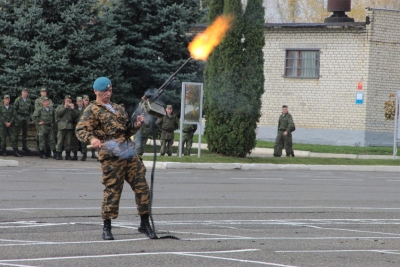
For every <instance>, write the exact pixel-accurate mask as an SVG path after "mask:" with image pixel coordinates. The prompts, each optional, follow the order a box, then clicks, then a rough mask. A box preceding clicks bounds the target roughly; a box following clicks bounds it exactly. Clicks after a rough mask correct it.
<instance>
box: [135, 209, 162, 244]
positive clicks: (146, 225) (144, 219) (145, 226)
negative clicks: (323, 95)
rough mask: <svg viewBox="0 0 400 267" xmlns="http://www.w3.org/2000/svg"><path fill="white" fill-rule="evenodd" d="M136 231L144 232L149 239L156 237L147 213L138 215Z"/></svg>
mask: <svg viewBox="0 0 400 267" xmlns="http://www.w3.org/2000/svg"><path fill="white" fill-rule="evenodd" d="M138 231H139V232H140V233H143V234H145V235H146V236H147V237H148V238H150V239H157V235H156V233H154V231H153V229H152V228H151V226H150V222H149V214H145V215H141V216H140V227H139V228H138Z"/></svg>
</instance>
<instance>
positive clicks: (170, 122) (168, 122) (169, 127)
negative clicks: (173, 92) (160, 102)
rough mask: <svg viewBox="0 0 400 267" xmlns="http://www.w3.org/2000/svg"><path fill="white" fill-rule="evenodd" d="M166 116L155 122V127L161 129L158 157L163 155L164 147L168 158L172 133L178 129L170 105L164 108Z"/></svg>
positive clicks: (175, 117)
mask: <svg viewBox="0 0 400 267" xmlns="http://www.w3.org/2000/svg"><path fill="white" fill-rule="evenodd" d="M165 111H166V113H167V114H166V115H164V116H163V117H162V118H159V119H158V120H157V121H156V125H157V127H159V128H161V130H162V131H161V138H160V141H161V150H160V155H161V156H164V155H165V147H167V154H168V156H172V144H173V143H174V131H175V130H176V129H178V127H179V119H178V117H177V116H176V115H175V113H173V110H172V105H167V106H166V108H165Z"/></svg>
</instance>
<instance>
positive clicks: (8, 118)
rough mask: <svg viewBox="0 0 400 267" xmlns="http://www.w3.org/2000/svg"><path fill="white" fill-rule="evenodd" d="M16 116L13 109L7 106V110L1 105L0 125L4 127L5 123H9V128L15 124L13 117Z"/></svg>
mask: <svg viewBox="0 0 400 267" xmlns="http://www.w3.org/2000/svg"><path fill="white" fill-rule="evenodd" d="M16 116H17V114H16V112H15V108H14V107H13V106H11V105H10V106H8V109H7V108H6V107H5V106H4V104H3V105H1V106H0V124H1V125H2V126H4V124H5V123H6V122H10V123H11V126H13V125H14V124H15V117H16Z"/></svg>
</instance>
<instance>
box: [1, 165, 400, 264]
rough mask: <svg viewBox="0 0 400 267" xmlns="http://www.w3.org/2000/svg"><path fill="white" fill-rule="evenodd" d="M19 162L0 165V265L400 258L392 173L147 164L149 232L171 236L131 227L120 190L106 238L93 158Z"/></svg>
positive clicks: (128, 196) (128, 194)
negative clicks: (150, 168) (152, 167)
mask: <svg viewBox="0 0 400 267" xmlns="http://www.w3.org/2000/svg"><path fill="white" fill-rule="evenodd" d="M18 161H19V163H20V165H19V167H14V168H0V183H1V186H0V266H23V267H27V266H31V267H32V266H43V267H47V266H51V267H54V266H57V267H64V266H85V267H91V266H122V267H123V266H167V267H168V266H171V267H172V266H173V267H180V266H185V267H187V266H210V267H211V266H212V267H220V266H281V267H292V266H316V267H317V266H318V267H321V266H323V267H338V266H352V267H353V266H354V267H358V266H360V267H361V266H362V267H377V266H379V267H389V266H400V257H399V254H400V228H399V225H400V213H399V211H400V208H399V195H400V194H399V193H400V189H399V182H400V172H397V173H387V172H361V171H359V172H348V171H338V170H336V171H325V170H314V171H308V170H268V171H265V170H262V171H260V170H258V171H255V170H246V171H244V170H241V169H235V170H216V169H209V170H198V169H157V170H156V172H155V180H154V181H155V182H154V200H153V209H152V210H153V218H154V223H155V228H156V231H157V234H158V235H159V236H164V235H167V234H169V235H174V236H176V237H178V238H180V239H181V240H172V239H162V240H149V239H148V238H146V237H145V236H144V235H143V234H140V233H138V231H137V227H138V225H139V217H138V215H137V213H136V208H135V204H134V203H135V202H134V194H133V192H132V191H131V189H130V187H129V186H125V188H124V192H123V193H122V199H121V203H120V215H119V217H118V218H117V219H115V220H113V221H112V226H113V229H112V231H113V234H114V237H115V240H114V241H104V240H102V239H101V232H102V222H101V216H100V203H101V197H102V192H103V189H104V188H103V186H102V185H101V183H100V177H101V172H100V170H99V163H98V162H96V160H94V159H89V160H88V161H86V162H76V161H65V160H64V161H55V160H40V159H38V158H37V159H36V157H24V158H21V159H18ZM46 163H47V164H46ZM49 163H51V164H49ZM148 180H149V177H148Z"/></svg>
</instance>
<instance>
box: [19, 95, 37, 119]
mask: <svg viewBox="0 0 400 267" xmlns="http://www.w3.org/2000/svg"><path fill="white" fill-rule="evenodd" d="M14 108H15V111H16V112H17V117H16V119H17V120H29V119H30V116H31V113H32V112H33V105H32V101H31V100H30V99H29V98H26V102H25V101H24V99H23V98H22V96H19V97H17V99H15V101H14Z"/></svg>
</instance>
